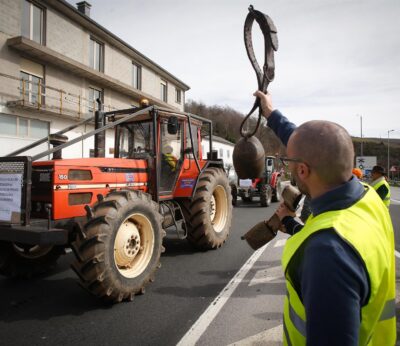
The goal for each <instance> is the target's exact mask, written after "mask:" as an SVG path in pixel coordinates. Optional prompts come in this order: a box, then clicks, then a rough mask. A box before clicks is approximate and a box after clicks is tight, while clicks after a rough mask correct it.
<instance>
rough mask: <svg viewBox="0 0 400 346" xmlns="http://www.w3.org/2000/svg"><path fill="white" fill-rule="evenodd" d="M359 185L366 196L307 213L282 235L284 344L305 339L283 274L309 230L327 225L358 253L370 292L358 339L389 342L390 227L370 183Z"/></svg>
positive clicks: (303, 321)
mask: <svg viewBox="0 0 400 346" xmlns="http://www.w3.org/2000/svg"><path fill="white" fill-rule="evenodd" d="M364 187H365V189H366V193H365V195H364V196H363V197H362V198H361V199H360V200H359V201H358V202H356V203H355V204H354V205H352V206H350V207H349V208H348V209H344V210H337V211H329V212H326V213H322V214H320V215H318V216H316V217H313V216H312V215H311V216H310V217H309V219H308V220H307V222H306V225H305V226H304V227H303V229H302V230H301V231H300V232H298V233H296V234H295V235H293V236H292V237H291V238H289V239H288V240H287V242H286V245H285V249H284V252H283V256H282V267H283V269H284V271H285V277H286V287H287V295H286V297H285V304H284V344H286V345H296V346H297V345H305V344H306V342H307V340H306V337H307V334H306V326H307V318H306V313H305V308H304V305H303V303H302V301H301V300H300V298H299V295H298V293H297V292H296V290H295V289H294V287H293V286H292V284H291V280H290V278H289V277H288V270H287V269H288V266H289V265H290V260H291V259H292V258H293V256H294V254H295V253H296V251H297V250H298V248H299V247H300V246H301V245H302V244H303V243H304V241H306V240H307V238H308V237H309V236H310V235H312V234H314V233H316V232H318V231H320V230H323V229H328V228H332V229H334V230H335V231H336V233H337V234H338V235H339V236H340V237H341V238H342V239H343V240H344V241H345V242H347V243H348V244H349V245H350V246H351V247H352V248H353V249H354V251H355V252H356V253H357V254H358V255H359V257H360V258H361V259H362V261H363V262H364V264H365V267H366V269H367V274H368V277H369V282H370V296H369V300H368V302H367V304H366V305H365V306H363V307H361V325H360V329H359V333H358V336H359V344H360V345H367V344H368V345H394V343H395V340H396V318H395V317H396V316H395V296H396V290H395V277H396V276H395V256H394V234H393V227H392V223H391V219H390V215H389V212H388V209H387V208H386V207H385V206H384V205H383V204H382V201H381V200H380V198H379V196H378V195H377V194H376V193H375V192H374V191H373V190H372V188H370V187H368V186H366V185H364ZM326 313H330V312H329V311H327V312H326ZM338 332H339V331H338Z"/></svg>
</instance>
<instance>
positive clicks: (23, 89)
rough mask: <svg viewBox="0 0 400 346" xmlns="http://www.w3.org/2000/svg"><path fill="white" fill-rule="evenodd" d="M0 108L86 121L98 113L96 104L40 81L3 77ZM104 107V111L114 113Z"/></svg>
mask: <svg viewBox="0 0 400 346" xmlns="http://www.w3.org/2000/svg"><path fill="white" fill-rule="evenodd" d="M0 104H3V105H6V106H8V107H10V108H12V107H19V108H27V109H37V110H39V111H46V112H50V113H54V114H60V115H67V116H72V117H75V118H78V119H86V118H89V117H92V116H93V110H96V109H97V104H96V101H95V100H90V99H88V98H86V97H83V96H82V95H79V94H76V93H72V92H69V91H65V90H62V89H58V88H54V87H52V86H50V85H47V84H45V83H43V82H42V80H40V79H39V82H32V81H30V80H26V79H22V78H18V77H14V76H10V75H7V74H4V73H0ZM115 109H116V108H115V107H112V106H111V105H104V110H105V111H112V110H115Z"/></svg>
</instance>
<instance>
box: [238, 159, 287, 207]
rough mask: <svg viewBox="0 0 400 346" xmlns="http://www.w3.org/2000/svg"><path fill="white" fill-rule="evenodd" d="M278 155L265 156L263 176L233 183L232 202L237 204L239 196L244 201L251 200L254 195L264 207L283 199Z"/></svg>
mask: <svg viewBox="0 0 400 346" xmlns="http://www.w3.org/2000/svg"><path fill="white" fill-rule="evenodd" d="M275 161H276V157H275V156H267V157H266V158H265V170H264V174H263V176H262V177H260V178H257V179H238V180H237V184H231V191H232V204H233V205H236V204H237V198H238V197H241V199H242V200H243V202H251V201H252V200H253V197H259V198H260V204H261V206H262V207H268V206H269V205H270V204H271V201H272V202H278V201H279V200H280V199H281V186H280V185H281V173H280V172H278V171H277V170H276V169H275V167H276V166H277V165H276V164H275Z"/></svg>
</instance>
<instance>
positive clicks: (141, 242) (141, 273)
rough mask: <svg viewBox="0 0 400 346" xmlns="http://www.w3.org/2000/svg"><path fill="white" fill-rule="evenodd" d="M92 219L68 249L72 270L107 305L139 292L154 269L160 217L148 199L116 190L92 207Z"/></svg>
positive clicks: (158, 251) (160, 235)
mask: <svg viewBox="0 0 400 346" xmlns="http://www.w3.org/2000/svg"><path fill="white" fill-rule="evenodd" d="M93 213H94V215H93V218H92V219H90V220H89V222H88V223H87V224H86V225H85V227H84V237H82V236H80V235H78V236H77V239H76V241H75V242H74V243H73V244H72V245H73V246H72V249H73V250H74V252H75V255H76V257H77V260H76V261H75V262H74V263H73V265H72V268H73V269H74V271H75V272H76V273H77V274H78V276H79V278H80V280H81V284H82V286H83V287H84V288H86V289H87V290H88V291H89V292H90V293H92V294H94V295H95V296H97V297H99V298H102V299H103V300H105V301H108V302H111V303H117V302H121V301H123V300H132V299H133V296H134V295H135V294H138V293H144V288H145V286H146V285H147V284H148V283H149V281H151V280H153V275H154V272H155V270H156V269H157V267H159V262H160V256H161V252H162V251H163V246H162V238H163V236H164V235H165V231H164V230H163V229H162V226H161V223H162V216H161V215H160V213H159V211H158V204H157V203H155V202H154V201H152V199H151V196H150V195H149V194H147V193H143V192H140V191H115V192H111V193H109V194H108V195H107V196H106V197H105V198H104V199H103V200H99V201H98V202H97V203H96V204H95V205H94V207H93Z"/></svg>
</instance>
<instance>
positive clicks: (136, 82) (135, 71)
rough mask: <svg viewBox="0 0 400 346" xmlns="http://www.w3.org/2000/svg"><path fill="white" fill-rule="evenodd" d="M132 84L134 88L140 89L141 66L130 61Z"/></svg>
mask: <svg viewBox="0 0 400 346" xmlns="http://www.w3.org/2000/svg"><path fill="white" fill-rule="evenodd" d="M132 86H133V87H134V88H135V89H138V90H141V89H142V67H141V66H139V65H136V64H135V63H132Z"/></svg>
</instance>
